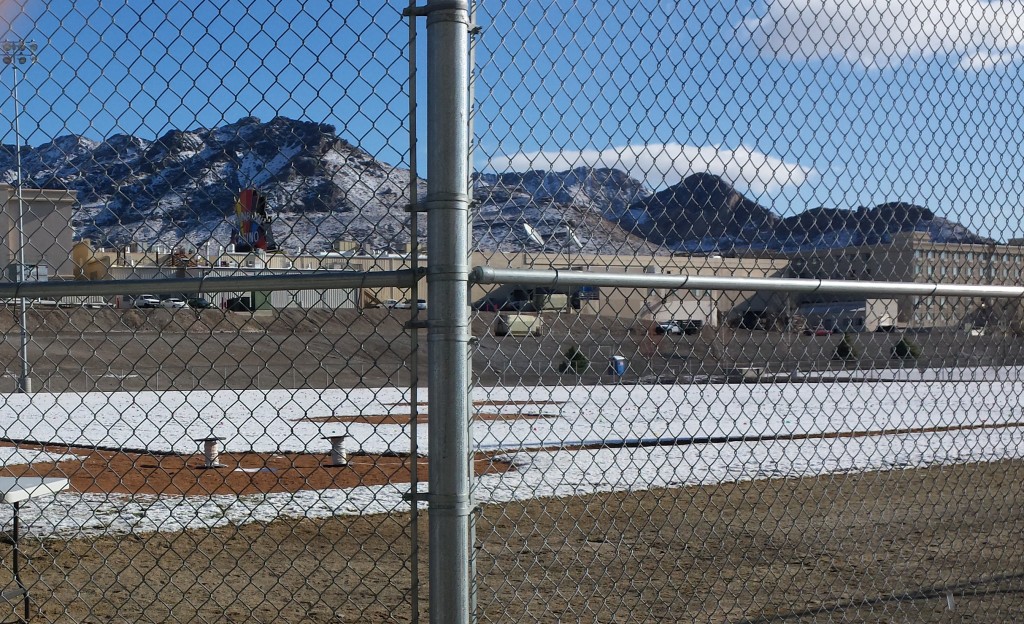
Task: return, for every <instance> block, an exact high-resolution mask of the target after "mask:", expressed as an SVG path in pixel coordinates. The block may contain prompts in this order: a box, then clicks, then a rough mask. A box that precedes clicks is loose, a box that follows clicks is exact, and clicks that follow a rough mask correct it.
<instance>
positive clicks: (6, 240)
mask: <svg viewBox="0 0 1024 624" xmlns="http://www.w3.org/2000/svg"><path fill="white" fill-rule="evenodd" d="M75 202H76V196H75V193H74V192H73V191H59V190H51V189H29V188H26V189H22V198H21V200H20V201H19V199H18V196H17V193H16V189H15V187H13V186H11V185H10V184H0V233H2V236H0V258H2V259H3V260H4V261H5V262H6V268H5V270H4V277H3V278H2V279H5V280H8V281H16V280H17V276H18V275H20V274H26V275H40V276H41V275H44V274H45V275H46V276H47V277H60V278H65V277H67V278H70V277H72V275H73V273H74V268H73V264H72V262H71V246H72V238H73V230H72V228H71V213H72V210H73V208H74V205H75ZM19 217H20V219H19ZM19 220H20V223H21V227H20V228H19ZM22 252H23V254H24V263H25V265H26V266H27V267H30V268H29V269H26V270H21V271H19V270H18V268H17V267H18V265H19V264H20V262H21V257H20V256H21V254H22ZM12 278H13V280H12Z"/></svg>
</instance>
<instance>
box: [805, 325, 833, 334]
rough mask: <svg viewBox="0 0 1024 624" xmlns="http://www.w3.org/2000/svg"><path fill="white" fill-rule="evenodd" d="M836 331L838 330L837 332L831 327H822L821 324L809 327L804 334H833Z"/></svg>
mask: <svg viewBox="0 0 1024 624" xmlns="http://www.w3.org/2000/svg"><path fill="white" fill-rule="evenodd" d="M835 333H838V332H836V330H834V329H829V328H827V327H822V326H820V325H819V326H818V327H815V328H813V329H808V330H807V331H805V332H804V335H805V336H831V335H832V334H835Z"/></svg>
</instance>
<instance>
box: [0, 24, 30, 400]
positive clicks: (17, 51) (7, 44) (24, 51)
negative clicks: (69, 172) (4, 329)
mask: <svg viewBox="0 0 1024 624" xmlns="http://www.w3.org/2000/svg"><path fill="white" fill-rule="evenodd" d="M0 48H2V50H3V62H4V65H10V66H11V68H12V69H13V70H14V82H13V84H12V87H11V95H12V96H13V99H14V162H15V176H16V179H15V190H14V192H15V195H16V198H17V200H18V256H17V262H18V269H17V272H16V277H17V281H18V282H19V283H21V282H24V281H25V196H24V193H23V192H22V171H21V126H20V123H19V113H20V106H19V105H18V65H24V64H26V63H28V64H32V63H35V62H36V59H37V56H36V52H37V51H38V49H39V46H38V44H36V43H35V42H34V41H25V40H24V39H17V40H13V41H11V40H5V41H4V42H3V43H2V44H0ZM18 317H19V321H18V324H19V325H20V330H21V350H20V353H21V373H20V375H19V376H18V392H23V393H31V392H32V377H31V371H30V369H29V361H28V343H29V335H28V300H27V299H26V298H25V297H24V296H20V297H18Z"/></svg>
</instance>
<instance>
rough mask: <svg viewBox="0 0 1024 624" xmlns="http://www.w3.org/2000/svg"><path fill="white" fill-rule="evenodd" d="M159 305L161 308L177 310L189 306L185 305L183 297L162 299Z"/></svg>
mask: <svg viewBox="0 0 1024 624" xmlns="http://www.w3.org/2000/svg"><path fill="white" fill-rule="evenodd" d="M158 305H159V306H160V307H161V308H171V309H174V310H177V309H179V308H184V307H186V306H187V305H188V304H187V303H185V300H184V299H182V298H181V297H167V298H166V299H161V300H160V303H159V304H158Z"/></svg>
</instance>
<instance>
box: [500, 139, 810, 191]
mask: <svg viewBox="0 0 1024 624" xmlns="http://www.w3.org/2000/svg"><path fill="white" fill-rule="evenodd" d="M576 167H608V168H614V169H621V170H623V171H625V172H626V173H627V174H629V175H630V176H631V177H633V178H635V179H638V180H642V181H644V182H646V183H647V184H648V185H649V186H651V187H654V188H655V189H659V188H662V187H664V186H668V185H672V184H676V183H678V182H679V181H681V180H682V179H683V178H685V177H686V176H688V175H690V174H692V173H704V172H707V173H713V174H715V175H719V176H722V177H723V178H725V179H726V180H728V181H729V182H731V183H732V184H734V185H736V186H738V187H741V188H743V189H747V190H750V191H753V192H762V191H774V190H777V189H779V188H781V187H783V186H799V185H800V184H803V183H804V182H805V181H807V180H808V178H810V177H811V176H812V175H813V174H814V170H813V169H811V168H809V167H803V166H801V165H799V164H793V163H787V162H784V161H782V160H780V159H778V158H775V157H773V156H768V155H766V154H762V153H761V152H758V151H755V150H752V149H749V148H746V147H742V146H740V147H738V148H736V149H732V150H729V149H722V148H720V147H717V146H705V147H693V146H691V145H680V144H678V143H666V144H646V145H626V146H622V147H611V148H608V149H605V150H582V151H568V150H560V151H539V152H520V153H518V154H512V155H510V156H493V157H491V158H490V159H488V161H487V167H486V168H487V169H489V170H492V171H499V172H501V171H529V170H532V169H541V170H547V171H567V170H569V169H575V168H576Z"/></svg>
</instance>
